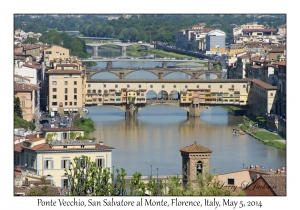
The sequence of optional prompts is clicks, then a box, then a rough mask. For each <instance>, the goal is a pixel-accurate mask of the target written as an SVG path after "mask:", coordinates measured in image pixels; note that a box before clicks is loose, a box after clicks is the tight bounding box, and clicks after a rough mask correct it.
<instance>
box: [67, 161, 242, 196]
mask: <svg viewBox="0 0 300 210" xmlns="http://www.w3.org/2000/svg"><path fill="white" fill-rule="evenodd" d="M116 173H117V174H116V176H115V175H114V173H111V172H110V170H109V169H106V168H104V169H103V168H102V167H98V166H96V163H95V162H94V161H91V160H90V158H89V157H87V156H82V157H76V158H74V160H73V162H72V163H71V164H70V168H69V169H66V170H65V176H67V177H68V180H69V186H68V193H69V195H73V196H86V195H92V196H125V195H132V196H144V195H146V193H147V194H150V195H153V196H156V195H158V196H161V195H169V196H181V195H187V196H192V195H196V196H197V195H198V196H199V195H202V196H216V195H223V196H228V195H243V192H240V193H236V192H233V191H232V190H230V189H228V188H224V187H222V185H221V184H220V183H219V182H218V180H216V179H214V178H213V177H214V176H213V175H211V174H207V175H205V176H201V175H199V177H198V180H197V187H195V188H193V187H192V185H191V183H189V184H188V186H187V187H186V188H184V187H183V186H182V184H181V180H180V179H179V178H178V177H176V176H173V177H170V178H169V179H168V180H167V181H165V182H162V181H159V182H158V181H157V180H156V179H155V178H153V177H150V180H149V181H148V182H147V183H145V182H143V181H142V180H141V177H142V174H141V173H140V172H135V173H134V174H133V177H132V178H131V180H130V183H129V186H128V184H126V180H125V176H126V172H125V169H123V168H121V169H120V170H119V169H116Z"/></svg>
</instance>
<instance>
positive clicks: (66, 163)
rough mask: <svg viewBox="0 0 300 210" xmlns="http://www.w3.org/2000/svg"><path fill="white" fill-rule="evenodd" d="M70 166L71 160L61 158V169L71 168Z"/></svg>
mask: <svg viewBox="0 0 300 210" xmlns="http://www.w3.org/2000/svg"><path fill="white" fill-rule="evenodd" d="M69 166H70V160H67V159H66V160H61V169H66V168H69Z"/></svg>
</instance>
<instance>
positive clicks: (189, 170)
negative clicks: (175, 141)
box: [180, 141, 212, 186]
mask: <svg viewBox="0 0 300 210" xmlns="http://www.w3.org/2000/svg"><path fill="white" fill-rule="evenodd" d="M180 152H181V156H182V182H183V185H184V186H186V184H187V182H188V180H190V181H191V182H192V183H194V182H196V181H197V176H198V174H199V173H200V174H202V175H205V174H206V173H209V172H210V170H209V159H210V155H211V153H212V150H210V149H208V148H206V147H203V146H202V145H200V144H197V142H196V141H195V143H194V144H192V145H190V146H186V147H183V148H181V149H180Z"/></svg>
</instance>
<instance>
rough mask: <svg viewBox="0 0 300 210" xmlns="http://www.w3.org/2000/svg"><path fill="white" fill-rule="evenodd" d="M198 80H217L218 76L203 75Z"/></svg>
mask: <svg viewBox="0 0 300 210" xmlns="http://www.w3.org/2000/svg"><path fill="white" fill-rule="evenodd" d="M198 78H199V79H204V80H210V79H217V78H218V76H217V75H216V74H212V73H207V74H203V75H201V76H199V77H198Z"/></svg>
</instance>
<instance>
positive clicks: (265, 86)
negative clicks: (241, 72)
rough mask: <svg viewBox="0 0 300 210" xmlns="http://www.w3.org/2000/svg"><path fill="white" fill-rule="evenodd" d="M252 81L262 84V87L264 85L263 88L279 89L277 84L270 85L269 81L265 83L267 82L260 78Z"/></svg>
mask: <svg viewBox="0 0 300 210" xmlns="http://www.w3.org/2000/svg"><path fill="white" fill-rule="evenodd" d="M252 82H253V83H255V84H257V85H259V86H261V87H263V88H265V89H267V90H277V86H272V85H270V84H268V83H265V82H263V81H261V80H258V79H253V80H252Z"/></svg>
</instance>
